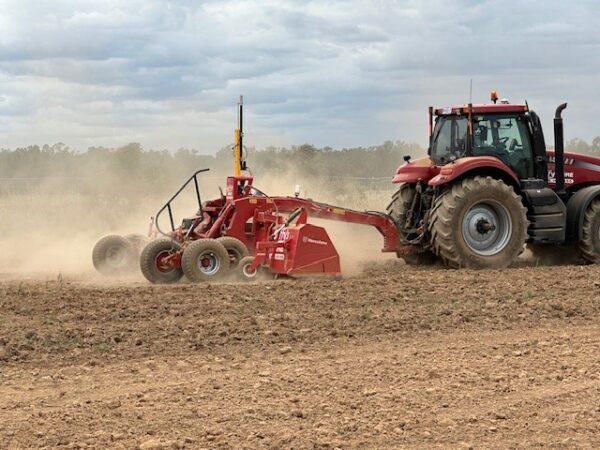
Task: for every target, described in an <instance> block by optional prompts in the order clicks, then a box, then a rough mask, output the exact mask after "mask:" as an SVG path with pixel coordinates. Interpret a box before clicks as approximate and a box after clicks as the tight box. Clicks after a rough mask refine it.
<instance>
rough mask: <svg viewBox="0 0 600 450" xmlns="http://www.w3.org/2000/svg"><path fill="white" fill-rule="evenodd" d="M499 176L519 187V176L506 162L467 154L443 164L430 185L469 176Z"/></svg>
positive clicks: (450, 181) (430, 181) (438, 184)
mask: <svg viewBox="0 0 600 450" xmlns="http://www.w3.org/2000/svg"><path fill="white" fill-rule="evenodd" d="M475 175H480V176H491V177H494V178H499V179H501V180H503V181H504V182H506V183H508V184H510V185H511V186H514V187H516V188H517V189H518V187H519V177H518V176H517V174H516V173H515V172H514V171H513V170H512V169H511V168H510V167H508V166H507V165H506V164H504V163H503V162H502V161H500V160H499V159H498V158H494V157H493V156H467V157H464V158H460V159H457V160H456V161H453V162H451V163H449V164H446V165H445V166H442V168H441V170H440V173H439V174H437V175H436V176H435V177H433V178H432V179H431V180H429V183H428V184H429V186H441V185H443V184H449V183H453V182H455V181H458V180H460V179H462V178H466V177H467V176H475Z"/></svg>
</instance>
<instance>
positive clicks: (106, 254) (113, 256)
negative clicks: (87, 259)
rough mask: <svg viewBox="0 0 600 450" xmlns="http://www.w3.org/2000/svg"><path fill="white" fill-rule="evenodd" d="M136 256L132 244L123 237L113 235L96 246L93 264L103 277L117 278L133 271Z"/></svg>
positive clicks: (101, 240) (104, 238) (106, 237)
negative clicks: (116, 276)
mask: <svg viewBox="0 0 600 450" xmlns="http://www.w3.org/2000/svg"><path fill="white" fill-rule="evenodd" d="M136 256H137V253H136V251H135V249H134V247H133V245H131V242H129V241H128V240H127V239H125V238H124V237H122V236H117V235H114V234H111V235H108V236H104V237H103V238H102V239H100V240H99V241H98V242H96V245H94V249H93V250H92V263H93V264H94V267H95V268H96V270H97V271H98V272H100V273H101V274H102V275H106V276H115V275H119V274H123V273H127V272H130V271H131V270H133V268H134V267H135V259H136Z"/></svg>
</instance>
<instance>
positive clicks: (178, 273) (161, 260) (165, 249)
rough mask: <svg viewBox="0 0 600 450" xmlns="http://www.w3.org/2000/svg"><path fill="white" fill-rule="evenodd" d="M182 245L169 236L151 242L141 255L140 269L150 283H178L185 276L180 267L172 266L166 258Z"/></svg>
mask: <svg viewBox="0 0 600 450" xmlns="http://www.w3.org/2000/svg"><path fill="white" fill-rule="evenodd" d="M180 249H181V246H180V245H179V244H178V243H177V242H175V241H173V240H172V239H169V238H163V239H157V240H155V241H152V242H150V243H149V244H148V245H146V247H144V250H142V254H141V255H140V269H141V270H142V273H143V274H144V276H145V277H146V279H147V280H148V281H149V282H150V283H155V284H171V283H176V282H177V281H179V280H180V279H181V277H182V276H183V270H181V268H180V267H171V266H170V265H169V264H168V263H167V262H166V261H165V258H167V257H168V256H170V255H172V254H173V253H175V252H178V251H179V250H180Z"/></svg>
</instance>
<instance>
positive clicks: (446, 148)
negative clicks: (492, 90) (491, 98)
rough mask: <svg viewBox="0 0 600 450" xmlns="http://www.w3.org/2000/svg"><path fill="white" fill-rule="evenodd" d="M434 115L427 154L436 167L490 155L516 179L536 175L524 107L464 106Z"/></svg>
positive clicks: (529, 120) (529, 121)
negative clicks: (503, 165)
mask: <svg viewBox="0 0 600 450" xmlns="http://www.w3.org/2000/svg"><path fill="white" fill-rule="evenodd" d="M434 114H435V116H436V119H435V127H434V128H433V130H432V134H431V144H430V148H429V155H430V157H431V159H432V160H433V162H434V163H435V164H436V165H438V166H444V165H446V164H448V163H451V162H454V161H456V160H458V159H460V158H463V157H466V156H493V157H495V158H498V159H499V160H501V161H502V162H503V163H504V164H505V165H506V166H508V167H509V168H511V169H512V170H513V172H515V174H516V175H517V176H518V178H519V179H528V178H534V177H536V176H538V175H539V174H537V173H536V170H535V164H534V161H535V153H536V152H535V151H534V150H535V139H534V138H533V126H532V122H533V119H532V116H531V113H530V112H529V110H528V107H527V105H511V104H508V102H502V103H499V104H481V105H464V106H454V107H451V108H443V109H436V110H435V111H434ZM538 153H539V152H538ZM543 154H545V151H544V153H543Z"/></svg>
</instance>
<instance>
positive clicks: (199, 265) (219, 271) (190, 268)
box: [181, 239, 230, 283]
mask: <svg viewBox="0 0 600 450" xmlns="http://www.w3.org/2000/svg"><path fill="white" fill-rule="evenodd" d="M205 262H206V263H205ZM205 264H206V265H205ZM229 266H230V261H229V253H227V249H226V248H225V247H224V246H223V244H221V243H220V242H219V241H217V240H216V239H198V240H197V241H194V242H192V243H191V244H190V245H188V246H187V247H186V249H185V250H184V251H183V256H182V257H181V268H182V269H183V273H184V274H185V276H186V277H187V278H188V280H190V281H191V282H193V283H201V282H203V281H209V280H213V279H218V278H220V277H223V276H224V275H225V274H226V273H227V272H228V271H229Z"/></svg>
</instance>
